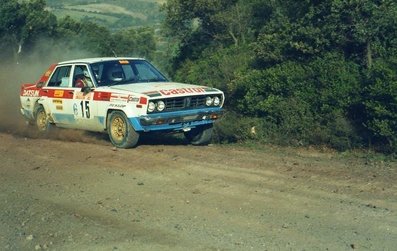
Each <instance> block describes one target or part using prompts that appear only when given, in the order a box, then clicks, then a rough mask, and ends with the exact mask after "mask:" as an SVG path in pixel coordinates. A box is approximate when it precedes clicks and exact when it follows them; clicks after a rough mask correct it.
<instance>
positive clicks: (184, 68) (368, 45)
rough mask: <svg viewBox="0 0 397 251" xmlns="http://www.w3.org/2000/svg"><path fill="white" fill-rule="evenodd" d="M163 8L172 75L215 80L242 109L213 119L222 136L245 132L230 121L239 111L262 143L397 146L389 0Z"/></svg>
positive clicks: (396, 12)
mask: <svg viewBox="0 0 397 251" xmlns="http://www.w3.org/2000/svg"><path fill="white" fill-rule="evenodd" d="M164 9H165V12H166V19H165V25H164V29H165V30H166V34H167V35H168V36H169V37H171V38H172V39H173V40H172V41H173V42H174V45H175V47H174V49H173V51H172V53H171V54H170V56H171V60H172V63H173V66H174V68H173V69H171V70H172V71H171V73H172V75H173V76H174V77H175V78H176V79H178V80H183V81H190V82H194V83H197V82H204V83H205V84H208V85H213V86H216V87H218V88H221V89H222V90H224V91H225V92H226V94H227V99H228V100H229V101H228V102H227V109H228V110H229V113H231V114H239V115H238V116H237V117H236V116H234V117H233V118H232V119H229V118H230V115H228V117H227V118H226V119H225V121H224V122H221V123H219V124H220V125H222V126H224V127H226V128H225V129H219V130H218V131H220V132H228V133H223V134H222V135H229V134H231V133H232V132H233V133H236V134H240V135H235V136H234V137H232V136H231V135H229V136H227V138H234V139H238V140H244V139H246V138H247V137H246V136H244V135H245V133H243V132H246V130H243V131H239V130H237V128H236V124H237V125H238V126H242V127H244V128H245V127H247V126H245V123H243V122H242V120H246V121H249V122H248V124H250V125H251V126H253V127H255V128H256V133H255V135H256V138H257V139H258V140H262V141H266V142H274V143H279V144H326V145H330V146H333V147H335V148H337V149H340V150H345V149H349V148H352V147H360V146H367V147H376V149H378V150H381V151H386V152H393V151H394V152H396V149H397V148H396V145H397V138H396V135H397V127H396V123H397V122H396V121H397V119H396V116H397V111H396V99H397V94H396V73H395V69H396V62H397V59H396V56H397V53H396V51H397V29H396V27H397V25H396V24H397V4H396V3H395V1H393V0H384V1H376V0H364V1H358V0H353V1H339V0H326V1H280V0H276V1H266V0H249V1H239V0H234V1H227V2H224V1H221V0H218V1H211V2H210V3H209V2H208V1H181V0H171V1H168V2H167V4H166V5H165V8H164ZM231 52H233V53H231ZM243 55H247V57H244V56H243ZM239 62H241V64H239ZM225 69H227V70H225ZM222 80H223V81H222ZM220 83H222V84H220ZM236 121H238V122H236Z"/></svg>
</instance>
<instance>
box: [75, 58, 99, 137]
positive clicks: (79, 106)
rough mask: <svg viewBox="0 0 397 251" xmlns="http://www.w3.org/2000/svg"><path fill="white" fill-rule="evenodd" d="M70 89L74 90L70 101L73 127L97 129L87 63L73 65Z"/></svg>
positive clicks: (92, 87) (92, 84)
mask: <svg viewBox="0 0 397 251" xmlns="http://www.w3.org/2000/svg"><path fill="white" fill-rule="evenodd" d="M72 76H73V77H72V89H73V92H74V95H73V99H72V101H71V107H72V110H71V116H73V119H74V123H75V126H74V127H75V128H77V129H84V130H90V131H97V128H98V121H97V119H96V113H97V108H96V104H95V103H94V101H93V100H94V92H93V90H94V88H95V84H94V82H93V78H92V74H91V72H90V70H89V67H88V66H87V65H83V64H81V65H79V64H77V65H75V66H74V67H73V74H72Z"/></svg>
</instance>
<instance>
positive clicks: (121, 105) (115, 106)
mask: <svg viewBox="0 0 397 251" xmlns="http://www.w3.org/2000/svg"><path fill="white" fill-rule="evenodd" d="M126 106H127V105H123V104H110V105H109V107H113V108H124V107H126Z"/></svg>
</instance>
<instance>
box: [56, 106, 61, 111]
mask: <svg viewBox="0 0 397 251" xmlns="http://www.w3.org/2000/svg"><path fill="white" fill-rule="evenodd" d="M55 108H56V109H57V110H58V111H62V110H63V106H62V105H57V106H55Z"/></svg>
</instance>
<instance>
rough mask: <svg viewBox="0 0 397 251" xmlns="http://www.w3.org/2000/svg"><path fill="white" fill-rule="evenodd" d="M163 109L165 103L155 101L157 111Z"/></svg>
mask: <svg viewBox="0 0 397 251" xmlns="http://www.w3.org/2000/svg"><path fill="white" fill-rule="evenodd" d="M164 109H165V103H164V101H161V100H160V101H159V102H157V111H159V112H162V111H164Z"/></svg>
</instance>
